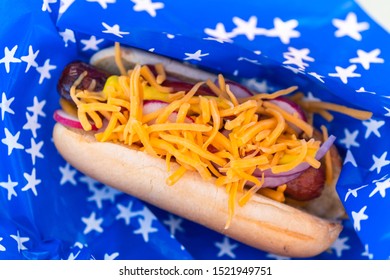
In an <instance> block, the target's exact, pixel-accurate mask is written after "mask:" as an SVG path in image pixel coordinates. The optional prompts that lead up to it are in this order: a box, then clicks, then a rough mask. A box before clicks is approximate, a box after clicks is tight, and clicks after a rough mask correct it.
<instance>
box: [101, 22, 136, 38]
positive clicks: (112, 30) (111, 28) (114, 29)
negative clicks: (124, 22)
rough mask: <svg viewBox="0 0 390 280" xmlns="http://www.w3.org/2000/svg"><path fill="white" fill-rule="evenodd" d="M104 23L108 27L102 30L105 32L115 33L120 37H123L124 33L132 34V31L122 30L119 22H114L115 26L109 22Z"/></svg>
mask: <svg viewBox="0 0 390 280" xmlns="http://www.w3.org/2000/svg"><path fill="white" fill-rule="evenodd" d="M102 25H103V27H104V28H105V29H106V30H103V31H102V32H103V33H107V34H113V35H115V36H117V37H120V38H123V36H122V35H127V34H130V32H126V31H120V27H119V25H118V24H114V25H113V26H110V25H108V24H107V23H105V22H102Z"/></svg>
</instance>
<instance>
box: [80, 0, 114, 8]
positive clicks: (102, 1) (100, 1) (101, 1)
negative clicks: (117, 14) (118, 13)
mask: <svg viewBox="0 0 390 280" xmlns="http://www.w3.org/2000/svg"><path fill="white" fill-rule="evenodd" d="M87 2H95V3H98V4H99V5H100V6H101V7H102V8H103V9H107V4H113V3H115V2H116V0H87Z"/></svg>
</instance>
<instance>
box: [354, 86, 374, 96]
mask: <svg viewBox="0 0 390 280" xmlns="http://www.w3.org/2000/svg"><path fill="white" fill-rule="evenodd" d="M356 92H367V93H371V94H376V92H374V91H368V90H366V89H365V88H364V87H360V88H359V89H357V90H356Z"/></svg>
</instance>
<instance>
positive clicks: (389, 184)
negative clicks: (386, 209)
mask: <svg viewBox="0 0 390 280" xmlns="http://www.w3.org/2000/svg"><path fill="white" fill-rule="evenodd" d="M375 186H376V187H375V189H374V190H373V191H372V192H371V193H370V195H369V197H372V196H373V195H374V194H376V193H377V192H379V194H380V195H381V197H382V198H385V197H386V190H387V189H389V188H390V178H388V179H386V180H384V181H378V182H376V183H375Z"/></svg>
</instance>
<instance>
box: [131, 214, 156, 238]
mask: <svg viewBox="0 0 390 280" xmlns="http://www.w3.org/2000/svg"><path fill="white" fill-rule="evenodd" d="M145 208H146V207H145ZM144 211H145V215H144V218H139V219H138V222H139V224H140V228H139V229H137V230H134V231H133V233H134V234H141V235H142V238H143V239H144V241H145V242H146V243H147V242H149V234H150V233H154V232H157V231H158V229H157V228H154V227H152V223H153V220H155V219H156V217H155V216H154V215H152V214H151V212H150V211H148V210H146V209H144ZM146 212H149V214H146Z"/></svg>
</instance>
